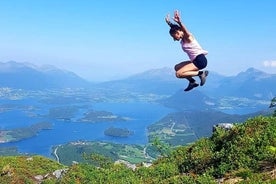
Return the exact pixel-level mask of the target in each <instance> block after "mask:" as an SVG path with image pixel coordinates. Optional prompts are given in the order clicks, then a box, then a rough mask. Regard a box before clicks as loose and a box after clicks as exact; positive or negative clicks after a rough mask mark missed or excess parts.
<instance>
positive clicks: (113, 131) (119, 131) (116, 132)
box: [104, 127, 134, 137]
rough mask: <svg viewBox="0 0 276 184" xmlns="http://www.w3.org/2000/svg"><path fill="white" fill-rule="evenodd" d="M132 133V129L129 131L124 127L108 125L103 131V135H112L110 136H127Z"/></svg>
mask: <svg viewBox="0 0 276 184" xmlns="http://www.w3.org/2000/svg"><path fill="white" fill-rule="evenodd" d="M133 134H134V132H133V131H130V130H128V129H126V128H115V127H109V128H108V129H106V130H105V131H104V135H107V136H112V137H129V136H131V135H133Z"/></svg>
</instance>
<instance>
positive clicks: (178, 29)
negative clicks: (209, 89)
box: [165, 10, 208, 91]
mask: <svg viewBox="0 0 276 184" xmlns="http://www.w3.org/2000/svg"><path fill="white" fill-rule="evenodd" d="M165 20H166V23H167V24H168V25H169V26H170V31H169V32H170V35H171V36H172V37H173V39H174V41H180V43H181V47H182V49H183V51H184V52H186V53H187V55H188V57H189V59H190V61H183V62H181V63H179V64H177V65H175V67H174V69H175V71H176V77H177V78H185V79H187V80H188V81H189V85H188V86H187V88H186V89H185V90H184V91H190V90H191V89H193V88H195V87H197V86H199V84H198V83H197V82H196V80H195V79H194V78H193V77H194V76H199V78H200V86H203V85H204V84H205V81H206V77H207V76H208V71H207V70H205V71H201V70H202V69H204V68H205V67H206V66H207V59H206V57H205V55H207V54H208V51H206V50H204V49H202V47H201V46H200V45H199V43H198V42H197V40H196V39H195V37H194V36H193V35H192V34H191V33H190V32H189V31H188V30H187V28H186V27H185V26H184V24H183V23H182V22H181V20H180V14H179V12H178V11H177V10H176V11H175V12H174V17H173V20H174V21H175V22H176V23H177V24H173V23H171V22H170V15H169V14H168V15H167V16H166V18H165Z"/></svg>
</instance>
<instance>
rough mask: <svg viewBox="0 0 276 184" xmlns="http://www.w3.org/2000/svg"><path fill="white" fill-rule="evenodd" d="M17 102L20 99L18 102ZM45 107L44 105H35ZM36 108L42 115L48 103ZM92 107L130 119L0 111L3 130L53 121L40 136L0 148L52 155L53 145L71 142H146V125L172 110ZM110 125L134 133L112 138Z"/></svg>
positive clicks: (121, 105)
mask: <svg viewBox="0 0 276 184" xmlns="http://www.w3.org/2000/svg"><path fill="white" fill-rule="evenodd" d="M17 103H18V101H17ZM21 104H25V105H30V104H32V102H30V101H22V102H21ZM36 105H40V107H41V106H42V105H41V104H36ZM43 107H45V108H40V109H37V110H36V111H35V112H36V113H39V114H45V113H47V110H45V109H48V108H49V106H43ZM91 109H93V110H105V111H110V112H112V113H113V114H115V115H118V116H122V117H129V118H131V120H130V121H122V122H112V123H111V122H103V123H93V124H91V123H77V122H68V121H57V120H53V119H45V118H41V117H29V116H28V115H29V112H24V111H21V110H20V109H19V110H18V109H17V110H12V111H7V112H2V113H0V129H5V130H7V129H13V128H18V127H26V126H29V125H31V124H34V123H37V122H41V121H47V122H51V123H53V127H52V129H51V130H42V131H41V132H39V133H38V135H37V136H35V137H32V138H28V139H24V140H21V141H18V142H13V143H5V144H0V147H8V146H17V147H18V149H19V151H20V152H22V153H32V154H39V155H43V156H47V157H51V155H50V154H51V148H52V146H54V145H59V144H64V143H68V142H71V141H77V140H86V141H108V142H115V143H127V144H145V143H147V136H146V128H147V126H148V125H150V124H152V123H154V122H156V121H158V120H160V119H161V118H162V117H164V116H165V115H166V114H167V113H169V112H172V110H171V109H167V108H165V107H163V106H160V105H157V104H150V103H116V104H115V103H98V104H92V105H91ZM110 126H113V127H117V128H127V129H129V130H131V131H134V135H132V136H130V137H128V138H112V137H109V136H105V135H104V130H105V129H107V128H109V127H110Z"/></svg>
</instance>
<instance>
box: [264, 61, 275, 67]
mask: <svg viewBox="0 0 276 184" xmlns="http://www.w3.org/2000/svg"><path fill="white" fill-rule="evenodd" d="M263 65H264V66H265V67H276V61H264V62H263Z"/></svg>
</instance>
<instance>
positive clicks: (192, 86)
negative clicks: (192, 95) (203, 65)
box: [184, 82, 198, 91]
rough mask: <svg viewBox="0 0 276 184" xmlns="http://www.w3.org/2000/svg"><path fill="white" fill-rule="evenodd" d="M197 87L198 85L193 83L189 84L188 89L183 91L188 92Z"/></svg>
mask: <svg viewBox="0 0 276 184" xmlns="http://www.w3.org/2000/svg"><path fill="white" fill-rule="evenodd" d="M197 86H198V83H196V82H193V83H191V82H190V83H189V85H188V87H187V88H186V89H184V91H190V90H191V89H193V88H195V87H197Z"/></svg>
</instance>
